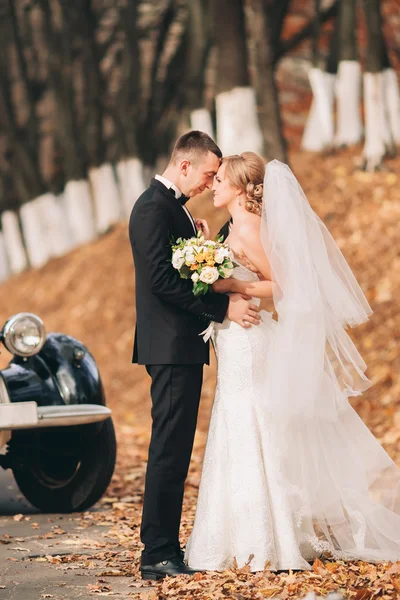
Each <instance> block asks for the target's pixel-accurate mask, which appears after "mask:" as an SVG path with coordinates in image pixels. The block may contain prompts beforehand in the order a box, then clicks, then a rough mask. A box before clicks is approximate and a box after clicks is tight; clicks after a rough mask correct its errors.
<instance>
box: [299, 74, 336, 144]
mask: <svg viewBox="0 0 400 600" xmlns="http://www.w3.org/2000/svg"><path fill="white" fill-rule="evenodd" d="M308 77H309V79H310V85H311V89H312V92H313V101H312V104H311V108H310V112H309V114H308V119H307V123H306V126H305V128H304V132H303V137H302V140H301V145H302V147H303V148H304V150H310V151H312V152H319V151H320V150H323V149H324V148H330V147H331V146H332V145H333V139H334V120H333V103H334V88H335V79H336V76H335V75H333V74H332V73H327V72H326V71H323V70H322V69H319V68H317V67H313V68H311V69H310V71H309V74H308Z"/></svg>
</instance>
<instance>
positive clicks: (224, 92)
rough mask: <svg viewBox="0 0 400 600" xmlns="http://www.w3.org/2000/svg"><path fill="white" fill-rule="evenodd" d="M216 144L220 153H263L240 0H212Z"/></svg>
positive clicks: (241, 0) (242, 8)
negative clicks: (215, 64) (222, 24)
mask: <svg viewBox="0 0 400 600" xmlns="http://www.w3.org/2000/svg"><path fill="white" fill-rule="evenodd" d="M213 16H214V21H215V22H216V23H219V22H220V21H221V19H223V22H224V26H223V27H218V29H217V32H216V51H217V73H216V77H217V89H216V91H217V96H216V117H217V141H218V144H219V146H220V147H221V149H222V152H223V153H224V154H226V155H227V154H240V153H241V152H243V151H245V150H252V151H254V152H258V153H260V154H262V153H263V151H264V144H263V136H262V132H261V128H260V124H259V121H258V115H257V103H256V95H255V91H254V89H253V88H251V87H250V79H249V73H248V52H247V45H246V23H245V14H244V6H243V0H216V2H215V3H214V13H213Z"/></svg>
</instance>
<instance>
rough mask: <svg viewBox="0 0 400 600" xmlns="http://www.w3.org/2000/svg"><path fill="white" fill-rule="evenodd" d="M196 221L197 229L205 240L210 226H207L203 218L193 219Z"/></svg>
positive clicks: (207, 237)
mask: <svg viewBox="0 0 400 600" xmlns="http://www.w3.org/2000/svg"><path fill="white" fill-rule="evenodd" d="M195 223H196V227H197V230H198V231H201V233H202V235H204V238H205V239H206V240H209V239H210V228H209V226H208V223H207V221H206V220H205V219H196V220H195Z"/></svg>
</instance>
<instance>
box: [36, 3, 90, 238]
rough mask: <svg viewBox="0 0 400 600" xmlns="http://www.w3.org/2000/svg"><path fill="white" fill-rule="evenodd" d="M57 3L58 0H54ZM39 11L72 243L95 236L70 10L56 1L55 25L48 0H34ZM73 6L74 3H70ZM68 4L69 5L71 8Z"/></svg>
mask: <svg viewBox="0 0 400 600" xmlns="http://www.w3.org/2000/svg"><path fill="white" fill-rule="evenodd" d="M56 1H57V3H59V2H60V0H56ZM38 2H39V5H40V7H41V10H42V15H43V36H44V40H45V43H46V46H47V50H48V71H49V78H50V84H51V89H52V92H53V94H54V98H55V105H56V110H57V123H56V124H57V129H58V139H59V142H60V145H61V148H62V153H63V164H64V170H65V174H66V180H67V184H66V187H65V194H64V197H65V208H66V212H67V220H68V226H69V228H70V230H71V231H72V235H73V239H74V241H75V243H76V244H80V243H85V242H88V241H89V240H92V239H94V238H95V227H94V221H93V219H94V217H93V207H92V198H91V195H90V188H89V184H88V182H87V180H86V167H87V164H88V155H87V152H86V149H85V147H84V144H83V142H82V138H81V132H80V130H79V124H78V121H77V115H76V109H75V105H74V98H75V93H74V85H73V78H72V48H73V37H74V31H73V30H72V27H71V18H72V15H73V13H72V12H70V11H66V10H62V9H63V8H64V9H65V6H64V4H62V5H60V4H57V5H55V6H57V8H61V10H60V16H59V20H60V24H59V27H57V28H56V27H55V26H54V17H53V14H52V10H51V7H50V3H49V0H38ZM72 8H74V7H72ZM72 8H71V7H69V9H71V10H72Z"/></svg>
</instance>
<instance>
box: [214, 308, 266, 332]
mask: <svg viewBox="0 0 400 600" xmlns="http://www.w3.org/2000/svg"><path fill="white" fill-rule="evenodd" d="M259 314H260V317H261V323H268V324H271V323H275V321H274V318H273V313H272V312H269V311H267V310H260V313H259ZM257 327H258V325H257V326H254V327H251V328H245V327H242V326H241V325H239V324H238V323H235V322H234V321H231V320H230V319H228V317H226V318H225V319H224V321H223V322H222V323H214V329H215V331H217V332H218V331H226V330H229V329H234V330H241V331H243V332H247V331H249V330H251V329H253V328H254V329H257Z"/></svg>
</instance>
